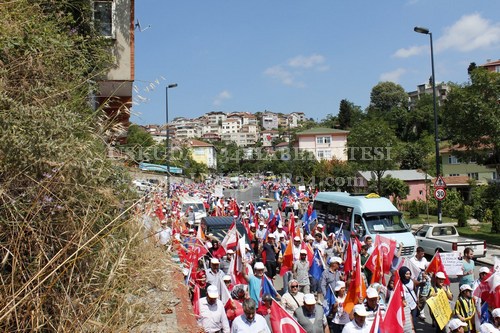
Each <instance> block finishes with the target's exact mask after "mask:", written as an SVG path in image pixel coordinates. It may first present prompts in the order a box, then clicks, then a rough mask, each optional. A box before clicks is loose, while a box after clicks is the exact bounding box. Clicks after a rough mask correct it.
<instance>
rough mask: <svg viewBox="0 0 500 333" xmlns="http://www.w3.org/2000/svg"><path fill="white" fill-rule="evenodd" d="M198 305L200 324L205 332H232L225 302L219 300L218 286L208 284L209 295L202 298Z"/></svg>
mask: <svg viewBox="0 0 500 333" xmlns="http://www.w3.org/2000/svg"><path fill="white" fill-rule="evenodd" d="M198 305H199V308H200V316H199V317H198V324H199V325H200V326H201V327H203V330H204V331H205V332H207V333H215V332H223V333H229V332H230V330H229V321H228V320H227V316H226V311H225V310H224V304H222V301H221V300H219V290H218V289H217V287H216V286H208V288H207V297H203V298H200V300H199V301H198Z"/></svg>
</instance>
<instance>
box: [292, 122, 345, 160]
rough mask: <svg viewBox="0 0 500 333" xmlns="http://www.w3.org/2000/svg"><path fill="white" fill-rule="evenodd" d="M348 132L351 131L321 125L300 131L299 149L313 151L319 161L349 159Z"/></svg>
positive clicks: (298, 134) (298, 135)
mask: <svg viewBox="0 0 500 333" xmlns="http://www.w3.org/2000/svg"><path fill="white" fill-rule="evenodd" d="M348 134H349V131H343V130H338V129H333V128H321V127H317V128H311V129H308V130H305V131H302V132H298V133H297V139H298V142H299V150H307V151H310V152H312V153H313V154H314V156H315V157H316V159H317V160H318V161H321V160H331V159H333V158H335V159H338V160H340V161H347V135H348Z"/></svg>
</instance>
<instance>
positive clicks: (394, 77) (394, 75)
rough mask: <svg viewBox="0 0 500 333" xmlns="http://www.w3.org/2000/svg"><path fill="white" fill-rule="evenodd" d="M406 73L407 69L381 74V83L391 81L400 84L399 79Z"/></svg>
mask: <svg viewBox="0 0 500 333" xmlns="http://www.w3.org/2000/svg"><path fill="white" fill-rule="evenodd" d="M405 73H406V69H404V68H398V69H395V70H393V71H392V72H387V73H382V74H380V81H390V82H394V83H398V82H399V78H400V77H401V75H403V74H405Z"/></svg>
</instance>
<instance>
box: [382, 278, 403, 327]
mask: <svg viewBox="0 0 500 333" xmlns="http://www.w3.org/2000/svg"><path fill="white" fill-rule="evenodd" d="M396 275H397V274H396ZM394 283H395V287H394V292H393V293H392V296H391V299H390V300H389V304H387V311H386V313H385V317H384V322H383V323H381V327H382V332H391V333H403V332H404V330H403V327H404V321H405V312H404V305H403V286H402V285H401V281H400V280H399V279H398V280H397V281H396V279H395V280H394Z"/></svg>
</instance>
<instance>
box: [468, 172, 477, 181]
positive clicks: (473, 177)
mask: <svg viewBox="0 0 500 333" xmlns="http://www.w3.org/2000/svg"><path fill="white" fill-rule="evenodd" d="M467 176H468V177H469V178H471V179H475V180H478V179H479V174H478V173H477V172H471V173H468V174H467Z"/></svg>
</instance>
